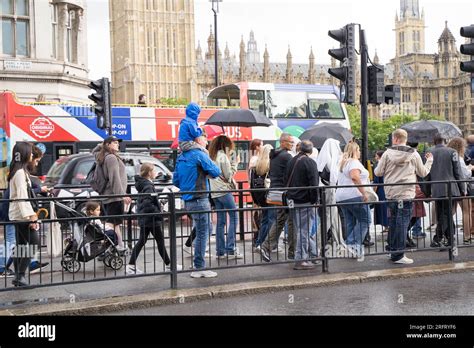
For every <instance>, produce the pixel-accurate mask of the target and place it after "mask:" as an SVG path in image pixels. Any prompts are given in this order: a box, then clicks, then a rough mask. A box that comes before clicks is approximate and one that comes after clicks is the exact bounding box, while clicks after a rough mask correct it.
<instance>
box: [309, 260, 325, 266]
mask: <svg viewBox="0 0 474 348" xmlns="http://www.w3.org/2000/svg"><path fill="white" fill-rule="evenodd" d="M311 263H312V264H313V265H321V264H322V261H321V260H311Z"/></svg>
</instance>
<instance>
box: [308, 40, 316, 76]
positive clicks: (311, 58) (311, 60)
mask: <svg viewBox="0 0 474 348" xmlns="http://www.w3.org/2000/svg"><path fill="white" fill-rule="evenodd" d="M315 75H316V69H315V66H314V53H313V47H312V46H311V53H310V54H309V71H308V80H309V83H310V84H312V85H314V84H315V83H316V79H315Z"/></svg>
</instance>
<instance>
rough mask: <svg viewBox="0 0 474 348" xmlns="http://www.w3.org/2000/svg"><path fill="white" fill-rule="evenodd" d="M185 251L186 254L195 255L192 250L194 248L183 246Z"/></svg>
mask: <svg viewBox="0 0 474 348" xmlns="http://www.w3.org/2000/svg"><path fill="white" fill-rule="evenodd" d="M183 251H184V252H185V253H186V254H189V255H192V253H193V248H192V247H188V246H186V245H183Z"/></svg>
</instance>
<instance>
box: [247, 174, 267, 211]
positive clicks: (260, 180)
mask: <svg viewBox="0 0 474 348" xmlns="http://www.w3.org/2000/svg"><path fill="white" fill-rule="evenodd" d="M267 176H268V173H267V174H265V175H258V174H257V173H256V172H255V170H254V169H252V170H251V171H250V188H251V189H263V188H266V187H265V180H266V178H267ZM251 196H252V200H253V201H254V203H255V204H258V205H259V206H261V207H265V206H266V205H267V192H266V191H258V192H251Z"/></svg>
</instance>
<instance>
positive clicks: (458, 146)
mask: <svg viewBox="0 0 474 348" xmlns="http://www.w3.org/2000/svg"><path fill="white" fill-rule="evenodd" d="M447 146H448V147H450V148H452V149H454V150H456V152H457V153H458V155H459V164H460V166H461V178H462V180H471V179H472V171H471V168H472V166H471V165H469V166H466V163H465V162H464V160H463V158H464V153H465V152H466V146H467V144H466V141H465V140H464V139H463V138H459V137H456V138H453V139H451V140H450V141H449V143H448V145H447ZM467 185H470V183H467ZM467 192H468V193H469V190H467ZM457 203H458V204H460V205H461V208H462V224H463V232H464V244H470V243H471V235H472V234H474V233H472V232H473V231H472V228H473V226H472V215H471V206H472V203H471V198H466V199H463V200H462V201H461V202H459V201H457Z"/></svg>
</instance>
